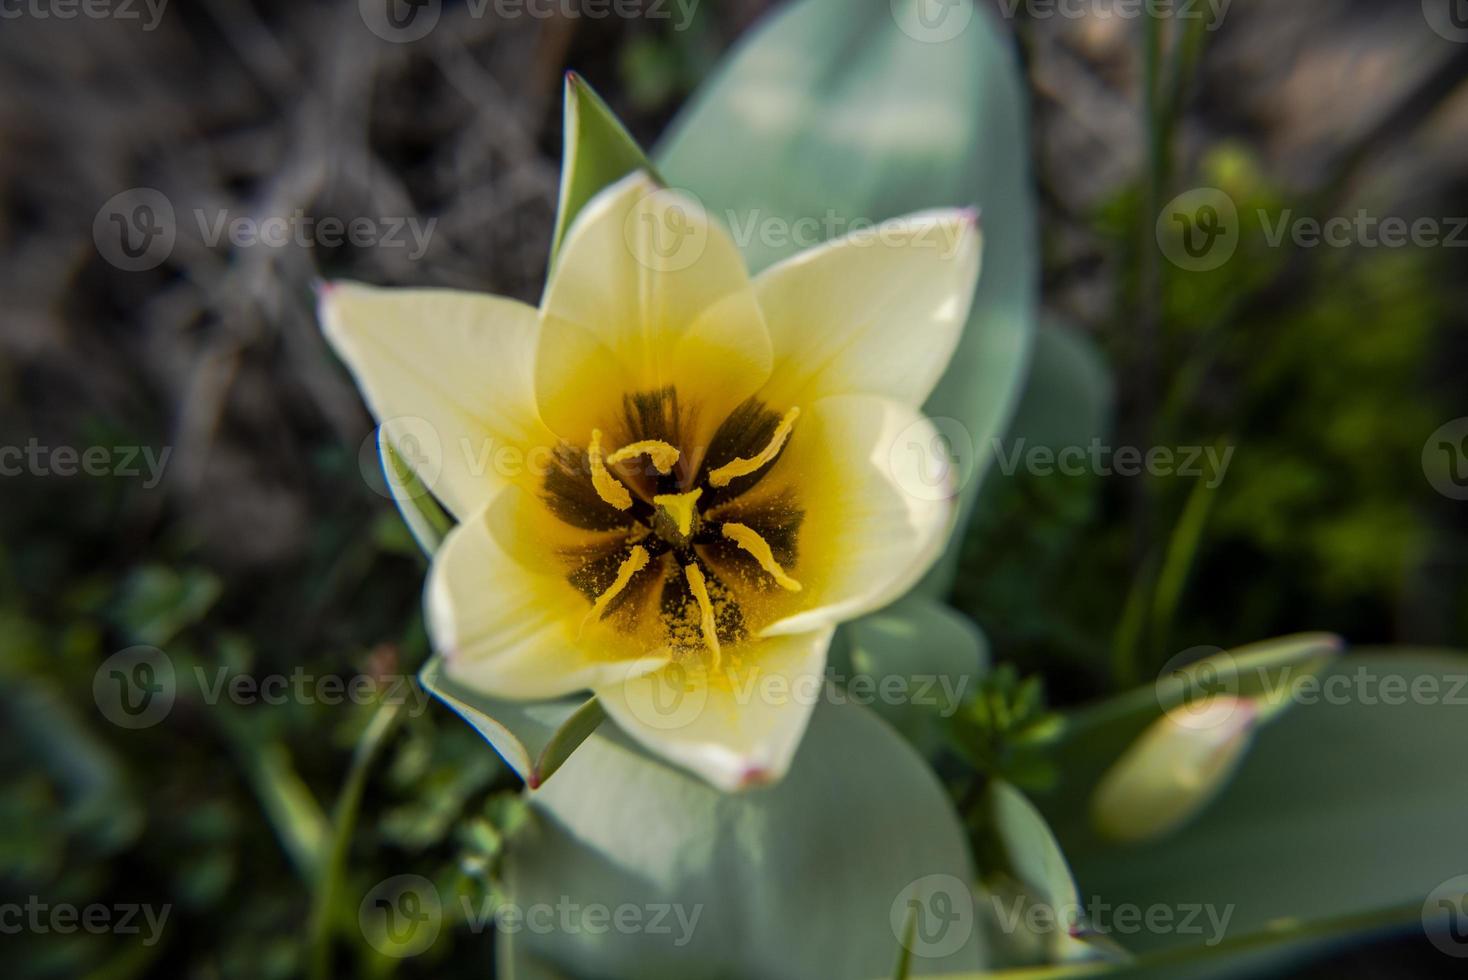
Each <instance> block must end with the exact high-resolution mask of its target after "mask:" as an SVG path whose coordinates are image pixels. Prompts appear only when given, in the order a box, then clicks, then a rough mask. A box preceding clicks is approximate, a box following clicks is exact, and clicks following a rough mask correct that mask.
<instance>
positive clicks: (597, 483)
mask: <svg viewBox="0 0 1468 980" xmlns="http://www.w3.org/2000/svg"><path fill="white" fill-rule="evenodd" d="M586 456H587V459H589V460H590V461H591V485H592V486H593V487H595V488H596V495H597V496H598V497H600V498H601V499H603V500H605V501H606V502H607V503H609V504H611V505H612V506H613V507H615V508H617V509H618V510H627V509H628V508H630V507H631V506H632V494H630V493H628V492H627V488H626V487H624V486H622V484H620V483H618V482H617V478H616V477H614V476H612V474H611V473H610V472H608V471H607V464H606V463H605V462H604V461H603V460H602V458H601V430H600V429H592V430H591V445H590V446H588V447H586Z"/></svg>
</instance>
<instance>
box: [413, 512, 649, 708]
mask: <svg viewBox="0 0 1468 980" xmlns="http://www.w3.org/2000/svg"><path fill="white" fill-rule="evenodd" d="M504 493H505V494H508V495H513V496H514V497H515V498H516V499H519V497H520V495H522V494H523V491H521V490H520V489H519V488H517V487H509V488H507V489H506V490H505V491H504ZM513 512H514V507H513V505H510V506H502V505H501V504H500V503H499V501H496V504H495V505H494V506H492V507H491V508H489V509H488V510H487V511H484V512H481V513H480V514H478V515H476V516H475V517H473V518H471V519H469V520H467V521H465V522H464V523H463V524H460V525H459V526H458V527H457V528H455V529H454V530H453V531H452V532H450V533H449V535H448V537H446V538H445V539H444V543H443V547H442V548H440V549H439V551H438V554H436V555H435V556H434V559H433V568H432V570H431V571H430V573H429V579H428V596H427V606H428V609H427V613H428V628H429V633H430V635H431V636H432V638H433V643H434V647H435V648H436V649H437V650H438V651H439V653H440V654H442V656H443V659H444V668H445V670H446V671H447V672H448V674H449V676H450V677H452V678H453V679H454V680H456V681H458V682H459V683H462V684H465V685H467V686H469V687H472V688H474V689H476V690H480V691H483V692H485V693H486V694H491V695H494V696H495V697H501V698H512V699H531V698H551V697H559V696H560V695H563V694H569V693H571V692H573V691H580V690H586V689H588V688H593V687H596V686H598V685H602V684H606V683H608V682H609V681H612V680H621V679H622V678H625V677H626V676H627V675H628V673H629V671H632V672H636V671H639V670H641V671H647V670H655V669H656V668H657V667H658V665H659V662H660V661H659V660H658V659H657V657H655V656H654V657H641V658H636V659H635V662H634V661H633V660H632V659H629V658H628V655H627V654H628V650H627V647H626V645H625V644H619V643H609V642H605V641H606V635H605V631H599V632H595V633H588V634H585V635H584V634H583V632H582V630H581V624H582V622H583V620H584V619H585V618H586V611H587V608H588V603H587V601H586V598H585V597H584V596H582V595H581V594H580V593H579V592H577V591H576V590H575V589H574V588H572V587H571V585H570V584H569V583H568V582H567V581H566V578H565V577H564V575H561V574H555V573H546V572H541V571H536V570H534V569H532V568H530V567H527V566H526V565H524V564H521V563H520V562H518V561H516V559H515V557H514V556H512V555H511V554H510V552H509V551H507V550H506V548H505V547H504V546H503V545H502V544H501V543H500V541H499V540H498V539H497V538H496V536H495V535H494V533H493V532H492V528H491V525H493V524H495V523H496V522H497V521H500V520H503V518H504V515H506V514H509V513H513Z"/></svg>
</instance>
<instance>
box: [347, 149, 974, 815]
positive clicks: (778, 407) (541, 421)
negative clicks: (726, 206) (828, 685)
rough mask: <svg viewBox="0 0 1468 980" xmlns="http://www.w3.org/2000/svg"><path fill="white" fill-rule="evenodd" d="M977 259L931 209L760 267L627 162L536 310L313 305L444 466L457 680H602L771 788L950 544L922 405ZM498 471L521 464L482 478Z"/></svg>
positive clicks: (718, 760)
mask: <svg viewBox="0 0 1468 980" xmlns="http://www.w3.org/2000/svg"><path fill="white" fill-rule="evenodd" d="M979 252H980V233H979V230H978V226H977V220H976V215H975V214H974V212H972V211H969V210H944V211H931V212H924V213H920V214H916V215H912V216H910V217H907V218H903V219H899V220H896V221H892V222H888V223H885V224H882V225H878V226H873V227H867V228H865V229H863V230H860V231H856V232H853V233H851V234H849V235H847V236H845V237H842V238H839V239H836V240H833V241H829V242H826V243H824V244H822V245H820V246H818V247H816V248H813V249H810V250H808V251H806V252H803V253H801V254H798V255H796V256H794V257H792V258H790V259H787V260H786V261H783V262H780V263H778V264H776V265H774V266H772V267H770V268H768V269H766V270H765V271H764V272H762V273H760V274H759V275H758V276H755V277H753V278H751V277H750V276H749V274H748V272H747V271H746V268H745V264H744V261H743V259H742V258H741V256H740V252H739V250H738V248H737V247H736V245H735V242H734V241H733V239H732V238H731V236H730V235H729V233H728V232H727V231H726V230H724V228H722V227H721V226H720V225H719V224H718V223H717V222H716V221H714V220H712V219H711V218H710V216H709V215H707V214H706V213H705V212H704V211H703V209H702V208H701V207H700V206H699V205H698V203H697V202H696V201H695V200H693V199H692V198H691V197H688V196H686V195H684V194H682V193H680V192H678V191H675V190H670V189H667V188H663V187H661V186H660V185H659V184H657V183H656V182H654V181H653V180H652V178H650V177H649V176H647V175H646V174H645V173H642V172H635V173H633V174H631V175H629V176H627V177H625V178H623V179H621V180H619V181H617V182H615V183H613V184H611V185H610V186H608V187H606V188H605V189H603V190H601V191H600V192H599V193H598V194H596V195H595V196H594V197H593V198H592V199H591V200H590V201H589V202H588V203H587V204H586V205H585V206H584V207H583V208H582V209H581V210H580V211H579V213H578V214H577V216H576V218H575V220H574V221H573V222H572V223H571V225H570V226H569V229H568V230H567V231H566V235H565V240H564V242H562V243H561V247H560V250H559V252H558V254H557V257H556V261H555V263H554V266H553V268H552V270H551V273H550V276H549V281H548V283H547V285H546V289H545V293H544V296H543V299H542V301H541V304H540V307H539V309H536V308H534V307H531V306H528V305H525V304H523V303H520V302H517V301H515V300H512V299H505V298H500V297H495V296H487V295H479V294H474V293H466V292H457V291H451V290H429V289H378V288H372V287H368V286H363V285H355V284H336V285H333V286H329V287H327V288H325V289H324V290H323V292H322V300H321V319H322V323H323V325H324V328H325V331H326V335H327V337H328V338H329V339H330V341H331V343H332V345H333V346H334V347H335V349H336V350H337V352H338V353H339V354H340V355H341V357H342V358H343V360H344V361H345V362H346V363H347V365H348V366H349V367H350V369H351V370H352V372H353V374H354V375H355V377H356V380H357V382H358V384H359V386H360V387H361V389H362V392H363V394H364V396H365V398H366V400H367V402H368V404H369V405H370V407H371V409H372V411H373V413H374V414H375V415H376V416H377V418H378V419H379V420H381V422H382V423H383V425H384V427H385V431H386V434H387V436H388V438H389V439H390V440H393V442H394V444H395V445H396V446H397V447H398V448H399V450H404V449H406V448H411V447H410V446H409V438H410V436H411V435H412V433H413V431H416V430H413V428H412V426H411V425H410V424H409V423H408V421H405V420H413V424H414V425H418V426H422V425H423V424H424V423H426V424H427V426H428V427H429V432H430V435H431V437H432V438H433V439H434V440H436V444H437V445H438V446H440V447H441V450H442V452H441V459H436V460H435V461H434V464H435V465H434V466H432V467H431V471H432V472H434V473H435V474H436V475H435V476H434V477H433V478H432V479H429V480H428V482H429V484H430V486H431V489H432V491H433V492H434V495H435V496H436V497H437V498H438V499H439V500H441V501H442V503H443V504H444V505H445V506H446V507H447V508H448V510H449V511H450V512H451V513H452V514H453V516H454V517H455V518H456V519H457V520H458V522H459V523H458V526H457V527H456V528H454V529H453V530H452V531H451V532H450V533H449V534H448V536H447V538H446V539H445V540H444V542H443V546H442V548H441V549H439V550H438V552H437V553H436V555H435V556H434V559H433V566H432V569H431V572H430V575H429V582H428V588H427V615H428V624H429V629H430V633H431V636H432V639H433V641H434V645H435V647H436V648H437V650H438V652H439V653H440V654H441V656H442V658H443V663H444V669H445V671H446V673H447V675H448V676H449V677H450V678H451V679H452V680H454V681H455V682H457V683H459V684H461V685H464V686H466V687H469V688H471V689H474V690H476V691H479V692H483V693H485V694H487V695H491V696H493V697H497V698H504V699H515V700H532V699H545V698H552V697H557V696H560V695H565V694H570V693H573V692H576V691H581V690H588V689H589V690H591V691H592V692H594V693H595V695H596V696H597V698H598V699H599V701H600V702H601V704H602V706H603V707H604V709H605V711H606V712H607V714H608V715H609V716H610V717H611V718H612V719H613V720H614V721H615V722H616V723H617V724H618V725H619V726H621V727H622V728H623V729H624V730H625V731H626V732H628V733H629V734H630V735H631V736H633V737H634V738H635V739H637V740H638V741H639V742H640V743H642V744H643V745H644V746H645V747H646V748H648V749H649V750H651V751H653V752H655V753H658V754H660V755H662V756H663V757H665V758H667V759H669V760H671V761H673V762H675V763H678V764H680V765H682V766H684V767H686V768H688V769H690V770H692V771H694V772H696V773H698V774H700V775H702V776H703V777H704V778H706V779H707V780H708V781H709V782H711V783H712V784H714V785H715V786H718V787H720V788H722V789H726V790H733V789H737V788H741V787H745V786H750V785H755V784H760V783H767V782H771V781H774V780H777V779H779V778H780V777H781V776H782V775H783V774H784V773H785V771H786V769H787V768H788V766H789V764H790V761H791V758H792V756H793V754H794V752H795V749H796V746H797V745H798V743H799V741H800V738H801V735H802V733H803V732H804V730H805V727H806V723H807V721H808V719H809V716H810V712H811V708H812V705H813V704H814V702H815V700H816V699H817V697H818V696H819V694H820V690H821V686H822V675H823V671H824V667H825V662H826V655H827V649H828V647H829V645H830V642H831V638H832V635H833V632H834V630H835V627H836V625H837V624H839V623H841V622H843V621H846V620H849V619H852V618H854V617H857V616H860V615H863V614H865V613H868V612H871V611H872V610H875V609H879V608H881V607H883V606H885V605H887V604H888V603H890V602H891V601H893V600H894V599H896V598H898V597H900V596H901V595H902V594H903V593H905V592H906V591H907V590H908V589H909V588H911V586H912V585H913V584H914V583H915V582H916V581H917V580H918V579H919V578H920V577H921V576H922V575H923V573H924V572H926V571H927V570H928V568H929V567H930V566H931V565H932V563H933V562H934V561H935V560H936V559H937V557H938V556H939V554H940V553H941V552H942V550H943V548H944V546H945V544H946V543H947V539H948V535H949V532H950V529H951V527H952V524H953V517H954V515H953V504H952V500H953V496H954V494H953V491H952V489H951V488H945V487H943V486H942V485H941V480H942V478H943V474H942V472H941V471H940V472H939V473H938V474H937V476H936V477H935V475H934V473H933V472H932V459H931V455H930V447H931V446H933V445H935V444H937V443H938V441H939V436H938V432H937V430H936V429H935V428H934V426H933V424H932V423H931V421H929V420H928V419H927V418H925V417H924V415H923V413H922V411H921V408H920V406H921V405H922V404H923V402H924V400H925V399H926V398H927V397H928V395H929V393H930V392H931V391H932V389H933V387H934V385H935V384H936V383H937V381H938V379H939V376H940V375H941V374H942V373H943V371H944V369H945V367H946V366H947V364H948V361H949V358H950V356H951V355H952V353H953V351H954V349H955V347H956V346H957V344H958V341H959V337H960V334H961V333H962V330H963V326H964V323H965V320H966V318H967V316H968V312H969V305H970V302H971V298H972V296H973V294H974V288H975V283H976V280H977V277H978V270H979ZM419 441H420V440H418V439H416V438H414V439H412V444H413V446H417V444H418V442H419ZM420 448H421V447H420ZM506 451H508V452H509V456H508V457H507V456H506V455H505V453H506ZM405 455H409V454H408V453H406V452H405ZM506 458H510V459H514V460H523V461H524V465H523V466H519V465H515V466H507V465H499V466H497V465H494V464H493V462H489V463H488V464H487V461H495V460H499V461H503V460H504V459H506ZM935 481H937V482H938V483H939V485H937V486H934V485H933V484H934V482H935ZM670 697H672V698H676V699H677V701H678V705H677V710H676V711H673V712H672V713H669V712H667V711H666V710H663V707H664V705H665V703H666V701H667V700H668V698H670Z"/></svg>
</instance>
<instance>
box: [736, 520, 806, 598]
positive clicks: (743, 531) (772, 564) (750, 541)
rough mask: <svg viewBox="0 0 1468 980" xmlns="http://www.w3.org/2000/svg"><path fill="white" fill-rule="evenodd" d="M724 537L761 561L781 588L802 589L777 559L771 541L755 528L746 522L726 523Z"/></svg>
mask: <svg viewBox="0 0 1468 980" xmlns="http://www.w3.org/2000/svg"><path fill="white" fill-rule="evenodd" d="M724 537H726V538H728V539H729V540H730V541H733V542H734V543H735V544H737V545H738V546H739V547H741V548H743V549H744V550H745V551H747V552H749V555H750V557H751V558H753V559H754V560H755V561H757V562H759V567H760V568H763V569H764V570H765V571H766V572H769V574H770V577H771V578H773V579H774V580H775V582H776V584H778V585H779V586H780V588H782V589H788V590H790V591H791V592H799V591H800V583H799V582H797V581H795V579H793V578H791V577H790V576H789V575H786V574H785V569H783V568H781V567H780V563H779V562H777V561H775V553H774V552H773V551H771V550H770V544H769V542H768V541H766V540H765V539H764V538H763V537H761V536H760V533H759V532H758V531H756V530H755V529H754V528H752V527H748V526H747V525H744V524H725V525H724Z"/></svg>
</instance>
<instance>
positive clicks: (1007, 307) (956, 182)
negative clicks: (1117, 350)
mask: <svg viewBox="0 0 1468 980" xmlns="http://www.w3.org/2000/svg"><path fill="white" fill-rule="evenodd" d="M969 12H971V13H972V19H971V20H970V21H969V22H968V23H967V24H966V26H965V27H964V28H963V30H962V31H960V32H959V33H958V35H957V36H956V37H953V38H952V39H950V40H947V41H942V42H939V43H927V42H924V41H920V40H918V39H917V38H915V37H912V36H909V35H908V34H906V33H904V32H903V31H902V29H901V28H900V27H899V26H898V18H896V17H894V16H893V11H892V9H891V4H888V3H870V4H852V3H851V2H850V0H803V2H799V3H793V4H791V5H789V6H787V7H785V8H783V9H782V10H781V11H780V12H779V13H778V14H776V15H774V16H772V17H770V18H769V19H768V20H766V21H765V22H764V24H763V26H761V27H760V28H758V29H756V30H755V31H753V32H752V33H751V34H750V35H749V36H748V38H747V40H745V41H744V42H743V43H742V44H741V45H740V46H739V48H738V49H737V50H736V51H735V52H734V54H733V55H732V56H731V57H730V58H729V59H728V60H727V62H726V63H725V66H724V68H723V69H722V70H721V71H720V72H719V73H718V74H717V75H715V77H714V79H713V80H712V81H711V82H710V83H709V84H708V85H706V86H705V87H704V88H703V89H702V90H701V91H700V92H699V94H698V95H697V96H696V98H695V99H694V101H693V102H692V103H691V104H690V106H689V107H688V108H687V109H685V111H684V112H683V114H682V115H681V116H680V117H679V118H678V120H677V121H676V122H675V124H674V126H673V127H672V129H671V131H670V135H669V136H668V137H667V139H666V140H665V141H664V142H663V143H662V145H661V146H660V147H659V148H658V151H657V153H656V154H655V159H656V160H657V161H658V164H659V167H660V169H661V170H662V172H663V174H664V175H665V176H666V177H667V179H668V181H669V182H670V183H671V184H673V185H675V186H678V187H682V188H686V189H688V190H690V191H692V192H693V193H694V194H696V195H697V196H698V197H699V198H700V199H701V201H702V202H703V204H704V206H705V207H706V208H707V209H708V211H709V212H710V213H711V214H714V215H717V216H720V217H722V218H724V220H725V223H726V224H728V225H729V227H730V230H731V231H732V232H733V234H734V237H735V240H736V241H737V242H738V243H739V245H740V247H741V249H743V251H744V254H745V257H746V258H747V259H748V260H749V263H750V265H751V267H752V268H753V269H756V270H758V269H761V268H763V267H765V266H767V265H769V264H770V263H771V262H773V261H775V260H777V259H780V258H783V257H785V256H788V255H791V254H794V253H795V252H797V251H799V250H801V249H802V248H805V247H809V246H811V245H815V244H818V242H819V241H820V240H822V239H824V238H828V237H836V236H837V235H839V234H842V233H844V232H846V231H850V230H852V229H853V228H854V227H858V226H860V225H861V224H865V223H867V222H875V221H881V220H885V219H888V218H893V217H897V216H900V215H903V214H908V213H911V212H914V211H920V210H925V209H928V208H934V207H943V206H969V205H977V206H978V207H979V208H980V211H981V219H980V220H981V223H982V225H983V229H984V237H985V242H986V244H985V251H984V257H983V262H984V272H983V275H982V278H981V279H980V282H979V287H978V292H977V294H976V296H975V299H974V307H973V313H972V314H971V316H970V318H969V323H968V328H967V330H966V331H965V334H964V337H963V341H962V343H961V344H960V346H959V349H958V352H957V353H956V354H955V355H954V358H953V361H952V362H951V364H950V365H949V369H948V372H947V374H946V375H945V376H944V378H943V380H942V382H941V383H940V384H939V386H938V389H937V390H936V391H935V392H934V393H933V396H932V397H931V398H930V399H929V400H928V404H927V409H928V412H929V414H931V415H934V416H943V417H949V418H953V419H955V420H957V421H958V423H959V424H960V425H961V426H962V427H963V429H964V430H966V431H967V434H968V435H967V438H968V440H969V441H970V442H971V443H972V447H971V448H973V449H974V450H975V454H974V461H975V463H976V464H977V465H976V467H975V468H974V470H973V475H972V477H971V478H970V479H969V480H968V482H967V485H966V486H965V487H964V488H963V498H962V500H963V508H964V509H963V513H964V514H965V515H966V514H967V513H968V511H969V510H970V509H971V507H972V503H973V498H974V493H975V491H976V489H977V484H978V482H979V476H980V475H981V474H982V468H983V467H984V466H985V465H987V463H988V460H989V458H990V457H991V456H992V453H990V452H989V447H990V444H991V441H992V439H993V437H994V436H996V435H998V434H999V433H1000V432H1001V431H1002V429H1003V425H1004V423H1005V421H1006V420H1007V418H1008V416H1009V414H1010V411H1011V410H1012V407H1013V404H1014V401H1015V398H1016V396H1017V394H1018V392H1019V388H1020V385H1021V382H1022V380H1023V375H1024V364H1025V360H1026V357H1027V355H1028V352H1029V348H1030V343H1031V337H1032V334H1033V332H1034V316H1035V307H1036V298H1037V297H1036V290H1037V284H1038V261H1037V253H1036V243H1035V221H1034V203H1033V199H1032V194H1031V186H1030V171H1029V163H1028V146H1029V141H1028V136H1027V133H1026V111H1027V110H1026V105H1025V98H1024V89H1023V86H1022V85H1021V82H1020V76H1019V71H1018V68H1017V65H1016V61H1015V57H1014V54H1013V52H1012V50H1011V47H1010V43H1009V41H1008V39H1007V38H1005V37H1002V36H1001V35H1000V34H999V32H998V31H997V30H996V29H995V26H994V24H993V22H992V20H991V19H990V17H988V16H987V15H986V14H985V13H984V12H983V11H979V10H976V9H975V10H972V11H969ZM962 13H963V11H950V15H954V14H958V15H961V14H962ZM960 526H961V525H960ZM959 538H961V534H960V535H955V539H954V540H955V541H957V540H958V539H959ZM956 561H957V548H956V545H955V546H950V548H949V551H948V554H947V555H946V556H945V558H944V559H943V561H942V562H941V563H940V565H939V566H938V568H937V569H935V571H934V573H933V574H932V575H931V576H930V577H929V579H928V580H927V581H926V582H925V583H924V585H923V586H922V588H923V590H924V591H925V592H927V593H928V594H932V595H936V594H941V593H942V592H944V591H946V589H947V587H948V585H949V584H950V583H951V581H952V576H953V569H954V566H955V564H956Z"/></svg>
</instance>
